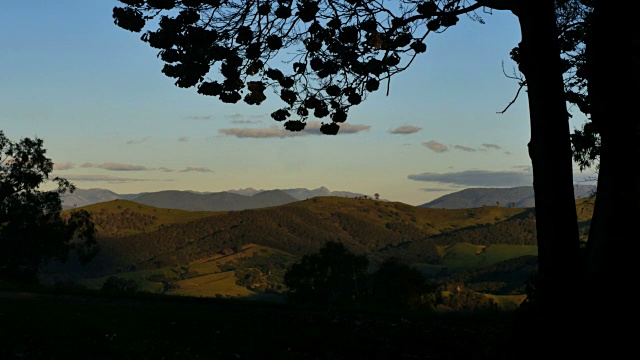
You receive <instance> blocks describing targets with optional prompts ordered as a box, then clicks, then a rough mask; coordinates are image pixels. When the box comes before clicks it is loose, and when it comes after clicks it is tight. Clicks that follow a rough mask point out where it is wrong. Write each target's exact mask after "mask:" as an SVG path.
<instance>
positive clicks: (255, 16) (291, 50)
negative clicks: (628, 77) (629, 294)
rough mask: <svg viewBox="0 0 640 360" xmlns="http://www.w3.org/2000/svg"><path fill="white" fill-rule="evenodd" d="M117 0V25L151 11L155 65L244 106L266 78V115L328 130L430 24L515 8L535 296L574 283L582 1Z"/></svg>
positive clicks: (409, 55) (293, 126)
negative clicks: (576, 20)
mask: <svg viewBox="0 0 640 360" xmlns="http://www.w3.org/2000/svg"><path fill="white" fill-rule="evenodd" d="M121 2H122V3H124V4H126V5H127V6H125V7H115V8H114V9H113V17H114V20H115V23H116V25H118V26H120V27H122V28H124V29H126V30H129V31H133V32H141V31H142V30H143V28H145V26H146V25H147V24H149V23H153V22H154V21H155V20H157V27H155V28H153V25H152V26H151V29H149V30H148V31H146V32H144V34H143V35H142V40H143V41H145V42H147V43H148V44H149V45H150V46H152V47H154V48H156V49H158V50H159V53H158V56H159V57H160V58H161V59H162V60H163V61H165V62H166V64H165V66H164V68H163V73H164V74H165V75H167V76H169V77H172V78H174V79H176V82H175V84H176V85H177V86H179V87H183V88H190V87H194V88H197V91H198V93H200V94H203V95H207V96H214V97H217V98H219V99H220V100H221V101H223V102H225V103H237V102H239V101H240V100H243V101H244V102H245V103H247V104H250V105H259V104H260V103H262V102H263V101H264V100H265V99H266V95H265V90H266V89H268V88H273V89H274V90H275V91H276V95H277V96H278V97H279V98H280V99H281V100H282V101H283V102H284V104H285V105H284V107H282V108H281V109H278V110H276V111H274V112H273V113H272V114H271V116H272V118H273V119H274V120H276V121H279V122H284V127H285V128H286V129H288V130H290V131H300V130H302V129H304V127H305V125H306V121H307V120H308V119H309V118H310V117H312V116H313V117H315V118H318V119H328V121H327V122H326V123H323V124H322V126H321V131H322V132H323V133H325V134H329V135H335V134H337V133H338V131H339V129H340V124H342V123H344V122H345V121H346V120H347V116H348V111H349V109H350V108H351V107H353V106H356V105H358V104H360V103H361V102H362V101H364V100H365V99H366V97H367V95H368V94H369V93H371V92H374V91H377V90H378V89H379V88H380V86H381V84H383V83H384V82H385V81H386V82H387V91H389V79H390V78H391V77H392V76H393V75H395V74H397V73H400V72H402V71H404V70H406V69H408V67H409V66H410V65H411V64H412V63H413V62H414V60H415V59H416V57H417V56H418V55H420V54H422V53H424V52H425V51H426V48H427V46H426V44H425V43H424V40H425V39H426V37H427V36H428V35H431V34H434V33H442V32H444V31H445V30H446V29H447V28H449V27H451V26H454V25H455V24H456V23H457V22H458V21H459V19H460V17H463V16H464V17H467V18H469V19H471V20H474V21H477V22H479V23H483V22H484V20H483V19H482V17H481V16H480V15H479V14H478V10H480V9H489V10H507V11H511V12H512V13H513V14H514V15H516V16H517V18H518V20H519V22H520V29H521V35H522V41H521V42H520V44H518V46H517V47H516V48H515V49H514V50H513V51H512V54H511V55H512V58H513V59H514V60H515V61H516V62H517V63H518V64H519V69H520V71H521V72H522V74H524V79H525V80H524V81H525V84H526V87H527V96H528V100H529V112H530V126H531V141H530V142H529V144H528V148H529V155H530V158H531V162H532V167H533V175H534V184H533V185H534V190H535V202H536V220H537V221H536V228H537V236H538V248H539V273H540V276H539V278H540V281H541V283H540V286H539V288H540V289H542V290H540V291H541V293H539V294H538V298H539V299H540V301H541V302H542V303H545V304H549V305H552V304H553V305H555V302H556V301H557V299H558V298H557V297H556V296H555V294H556V293H558V291H562V292H563V293H568V294H573V295H575V294H576V291H577V288H575V286H577V283H578V282H577V281H576V279H577V278H578V277H579V275H578V269H579V264H580V242H579V237H578V226H577V216H576V209H575V200H574V194H573V169H572V148H571V143H570V129H569V122H568V120H569V115H568V112H567V107H566V101H567V96H566V95H567V92H566V88H567V87H566V86H565V79H564V78H563V73H565V70H567V68H566V62H565V61H563V58H562V56H561V55H562V51H563V50H562V49H563V48H562V46H561V45H563V44H561V43H560V29H559V28H558V19H559V15H562V14H565V13H566V14H570V12H569V11H564V9H569V8H570V6H569V5H572V4H581V3H580V2H579V1H578V0H556V1H554V0H517V1H504V0H477V1H475V2H468V1H462V0H429V1H420V0H404V1H398V2H394V3H393V4H391V3H383V2H377V1H364V0H341V1H328V0H317V1H314V0H300V1H296V2H295V3H294V2H293V1H292V0H278V1H267V0H264V1H246V2H235V1H225V0H208V1H204V0H203V1H200V0H189V1H187V0H181V1H174V0H153V1H152V0H147V1H143V0H121ZM396 5H397V6H396ZM563 11H564V12H563ZM285 49H286V50H287V52H285V51H284V50H285ZM287 54H292V55H291V56H288V55H287ZM282 60H287V61H282ZM217 64H220V67H219V71H216V69H215V66H216V65H217ZM212 69H213V70H212ZM292 117H294V118H295V119H292ZM562 299H564V300H563V301H564V304H563V305H561V306H559V307H557V308H560V309H563V308H566V305H568V304H571V303H572V300H573V299H574V296H567V297H563V298H562ZM554 307H555V306H554Z"/></svg>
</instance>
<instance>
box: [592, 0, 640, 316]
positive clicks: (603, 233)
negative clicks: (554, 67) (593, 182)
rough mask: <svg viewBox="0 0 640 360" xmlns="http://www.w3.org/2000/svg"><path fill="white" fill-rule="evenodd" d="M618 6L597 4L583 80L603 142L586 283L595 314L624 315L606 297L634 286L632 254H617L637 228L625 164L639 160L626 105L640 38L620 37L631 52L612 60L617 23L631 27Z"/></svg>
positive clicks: (637, 123) (638, 197) (632, 170)
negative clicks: (625, 67) (622, 67)
mask: <svg viewBox="0 0 640 360" xmlns="http://www.w3.org/2000/svg"><path fill="white" fill-rule="evenodd" d="M618 5H619V4H616V2H611V1H601V0H594V8H593V14H592V17H591V18H590V23H589V25H590V26H589V27H588V29H587V40H586V45H587V46H586V66H585V68H586V71H585V73H586V76H585V77H586V78H587V82H588V98H587V100H588V103H589V109H590V115H591V123H592V127H593V128H592V132H593V133H596V134H597V140H598V141H599V143H598V145H599V151H598V152H597V154H598V158H597V159H598V167H599V171H598V185H597V196H596V200H595V205H594V206H595V207H594V213H593V218H592V222H591V227H590V231H589V240H588V242H587V262H586V277H585V280H586V286H587V288H586V293H587V294H590V295H591V296H590V299H591V300H592V301H590V304H591V305H593V306H592V309H597V310H600V311H601V312H603V313H607V312H610V311H614V312H615V313H617V314H620V313H621V312H624V311H627V310H628V309H630V308H631V304H630V302H626V303H624V305H626V306H620V304H618V303H617V302H616V301H615V300H614V299H611V298H610V297H608V296H607V293H609V291H611V289H619V288H623V287H624V286H626V284H628V283H629V282H631V281H633V279H631V277H630V274H632V273H633V270H632V269H631V268H630V264H632V262H633V260H632V259H631V258H630V257H629V256H630V254H629V252H625V251H622V252H619V250H620V249H622V248H624V247H625V246H628V245H627V244H628V243H629V241H630V240H631V238H630V231H629V225H630V224H633V223H634V221H635V214H636V211H634V210H635V209H637V208H638V203H640V169H639V168H638V166H635V165H632V166H630V167H629V168H627V167H625V166H622V165H621V159H634V160H636V159H638V158H639V157H640V147H639V146H638V144H640V120H638V117H637V115H636V114H635V112H633V111H632V108H631V107H630V106H628V105H625V104H632V103H633V100H634V97H635V96H634V95H635V93H633V92H629V91H628V90H627V86H626V84H628V83H633V84H635V83H638V81H639V76H640V75H639V68H640V59H639V56H640V53H639V52H638V48H639V46H640V38H639V37H638V33H637V31H629V32H627V33H626V34H628V35H629V36H628V37H627V36H623V37H621V39H620V40H621V42H620V44H623V45H622V46H625V45H626V46H629V47H630V51H629V52H626V53H625V55H621V56H622V57H621V58H617V57H615V56H611V54H613V52H614V51H616V49H618V47H617V46H616V45H615V43H612V42H611V36H615V34H618V33H619V32H618V31H619V27H618V26H619V25H616V24H632V22H631V19H630V14H628V13H620V9H619V6H618ZM627 21H628V22H627ZM629 26H630V25H629ZM616 29H617V30H618V31H617V30H616ZM618 46H620V45H618ZM625 56H626V57H625ZM621 60H622V61H623V62H624V63H626V64H629V65H630V66H631V68H632V69H631V71H630V72H629V76H628V77H624V76H616V73H617V71H616V70H617V67H618V66H619V65H618V64H619V62H620V61H621ZM629 78H630V79H629Z"/></svg>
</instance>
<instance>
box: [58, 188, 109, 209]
mask: <svg viewBox="0 0 640 360" xmlns="http://www.w3.org/2000/svg"><path fill="white" fill-rule="evenodd" d="M115 199H122V195H119V194H116V193H114V192H113V191H111V190H106V189H76V190H75V191H74V192H73V193H65V194H62V196H61V200H62V207H63V209H65V210H67V209H73V208H75V207H82V206H87V205H91V204H95V203H100V202H105V201H111V200H115Z"/></svg>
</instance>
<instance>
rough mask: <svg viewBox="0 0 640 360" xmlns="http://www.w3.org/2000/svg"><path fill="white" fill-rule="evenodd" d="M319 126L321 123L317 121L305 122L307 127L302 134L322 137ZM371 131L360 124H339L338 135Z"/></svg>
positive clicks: (368, 127)
mask: <svg viewBox="0 0 640 360" xmlns="http://www.w3.org/2000/svg"><path fill="white" fill-rule="evenodd" d="M320 126H322V123H321V122H319V121H309V122H307V126H306V127H305V128H304V131H303V132H304V133H309V134H311V135H324V134H323V133H322V132H320ZM369 129H371V126H369V125H361V124H350V123H348V122H345V123H342V124H340V130H339V131H338V135H340V134H356V133H359V132H361V131H367V130H369Z"/></svg>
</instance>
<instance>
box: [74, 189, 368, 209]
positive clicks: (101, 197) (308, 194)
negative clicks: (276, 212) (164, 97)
mask: <svg viewBox="0 0 640 360" xmlns="http://www.w3.org/2000/svg"><path fill="white" fill-rule="evenodd" d="M236 195H238V196H236ZM256 195H259V196H257V197H256ZM316 196H339V197H348V198H355V197H361V196H363V194H359V193H354V192H349V191H331V190H329V189H327V188H326V187H324V186H322V187H319V188H317V189H313V190H309V189H306V188H294V189H282V190H281V189H275V190H256V189H254V188H245V189H237V190H226V191H223V192H197V191H178V190H166V191H157V192H143V193H138V194H117V193H115V192H113V191H111V190H106V189H76V190H75V191H74V192H73V194H68V193H67V194H64V195H63V196H62V207H63V209H64V210H69V209H73V208H75V207H82V206H87V205H91V204H96V203H100V202H105V201H111V200H115V199H123V200H134V201H136V202H138V203H141V204H146V205H151V206H155V207H166V208H170V209H183V210H195V211H199V210H208V211H228V210H245V209H255V208H258V207H267V206H276V205H283V204H288V203H290V202H293V201H298V200H306V199H310V198H313V197H316Z"/></svg>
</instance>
